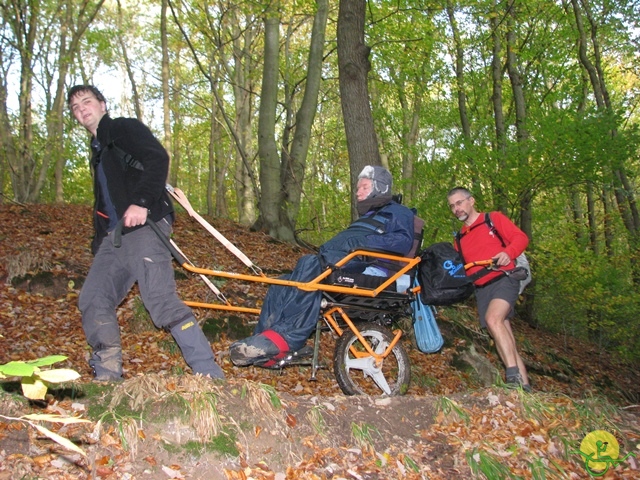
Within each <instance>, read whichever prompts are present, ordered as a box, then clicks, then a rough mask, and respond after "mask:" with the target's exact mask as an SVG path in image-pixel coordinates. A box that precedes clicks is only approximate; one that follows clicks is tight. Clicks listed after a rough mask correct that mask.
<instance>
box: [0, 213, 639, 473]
mask: <svg viewBox="0 0 640 480" xmlns="http://www.w3.org/2000/svg"><path fill="white" fill-rule="evenodd" d="M69 217H74V218H78V219H84V221H80V222H78V223H77V225H76V226H74V228H73V229H69V228H68V227H67V225H66V221H67V219H68V218H69ZM0 223H1V224H2V225H3V231H2V236H0V252H2V253H1V254H0V255H2V256H3V258H1V259H0V283H2V285H1V286H0V329H1V331H2V335H3V336H4V338H0V363H6V362H8V361H11V360H16V361H19V360H30V359H35V358H38V357H42V356H45V355H52V354H60V355H65V356H67V357H68V360H67V361H66V362H65V366H66V367H69V368H73V369H74V370H76V371H78V372H80V373H81V375H82V377H81V379H80V381H81V382H87V381H89V379H90V378H91V375H90V371H89V368H88V365H87V358H88V354H89V350H88V348H87V345H86V340H85V338H84V334H83V332H82V327H81V316H80V312H79V311H78V309H77V295H78V292H79V289H80V288H81V280H78V279H77V278H76V277H82V275H84V274H86V272H87V271H88V268H89V265H90V264H91V260H92V258H91V254H90V252H89V250H88V246H89V240H90V237H91V226H90V208H89V207H78V206H40V205H38V206H35V205H34V206H28V207H27V208H23V207H15V206H0ZM211 223H212V224H213V225H214V226H215V227H216V228H217V229H218V230H219V231H221V233H223V235H225V236H226V237H227V238H229V239H230V240H231V241H232V242H234V243H235V244H236V245H238V246H239V247H240V248H241V249H242V250H243V251H246V252H247V253H251V257H252V260H254V261H255V263H256V264H258V265H260V266H261V267H262V268H263V269H264V270H265V271H268V272H269V274H270V275H272V274H273V275H277V274H280V273H283V272H284V271H286V270H288V269H291V268H292V267H293V265H294V264H295V261H296V259H297V258H298V257H299V256H300V255H301V254H302V253H303V252H302V251H301V250H300V249H296V248H293V247H290V246H286V245H281V244H278V245H277V246H275V245H274V243H273V242H269V241H268V238H267V237H265V236H264V235H263V234H260V233H256V232H249V231H248V230H247V229H242V228H240V227H238V226H237V225H235V224H233V223H232V222H229V221H224V220H219V219H215V220H212V221H211ZM175 230H176V234H175V237H176V241H177V243H178V245H179V246H180V247H181V248H182V249H183V250H184V251H185V253H186V254H187V255H188V256H189V258H190V259H191V260H192V261H193V262H194V263H195V264H196V265H198V266H202V267H205V268H216V269H222V270H226V271H233V272H235V271H242V270H241V269H242V268H243V265H241V264H239V262H238V261H237V260H236V259H234V257H233V256H232V255H230V254H228V253H227V252H226V250H224V248H223V247H221V246H219V245H216V243H215V242H214V241H212V239H211V237H210V236H209V235H208V234H207V233H206V232H203V231H201V229H200V228H199V227H198V226H197V225H191V223H190V220H189V219H188V218H186V216H183V215H179V220H178V223H177V224H176V229H175ZM24 252H30V253H29V255H25V254H24ZM45 267H46V268H48V269H50V270H51V271H52V272H53V273H54V274H55V275H60V276H63V277H65V278H69V280H67V281H65V282H64V285H63V287H64V289H63V290H62V292H63V293H62V294H61V295H60V296H58V297H50V296H46V295H42V294H38V293H36V292H34V291H32V290H29V289H30V288H31V287H30V285H29V284H24V286H23V287H20V288H16V287H14V286H10V285H5V284H4V281H6V279H8V278H9V277H10V276H12V275H14V274H15V273H16V272H18V271H20V269H21V268H22V271H24V272H25V273H36V272H37V271H38V270H39V269H40V270H41V269H42V268H45ZM10 269H11V272H10V271H9V270H10ZM71 278H73V280H71ZM222 283H223V285H222V286H221V287H220V288H221V290H222V291H223V293H225V295H227V298H229V299H232V300H233V301H234V302H240V303H241V302H244V301H246V302H248V303H249V304H251V305H254V306H255V305H260V304H261V302H262V299H263V298H264V294H265V293H266V286H264V285H261V284H255V285H250V286H248V285H244V284H240V283H239V282H236V281H225V282H222ZM178 290H179V294H180V295H181V296H182V298H185V299H189V300H195V301H210V300H211V299H210V298H209V297H210V296H211V294H210V293H209V292H208V291H207V289H206V287H204V286H203V285H202V282H201V281H200V280H199V279H198V278H197V277H195V276H192V275H190V274H188V275H186V278H181V279H179V280H178ZM137 295H138V292H137V290H136V289H134V290H133V291H132V292H131V294H130V295H129V296H128V297H127V298H126V299H125V301H124V302H123V304H122V305H121V307H120V308H119V309H118V318H119V324H120V329H121V332H122V334H123V335H122V340H123V360H124V364H125V377H126V378H127V379H128V382H129V383H127V386H123V387H122V388H121V390H119V391H121V392H122V398H123V399H127V400H129V401H131V402H134V403H135V402H138V403H136V405H137V407H140V405H142V403H143V402H144V401H145V399H148V398H150V397H153V396H154V395H160V392H164V393H170V394H183V393H184V392H195V391H198V390H200V389H202V388H203V387H202V385H197V384H196V383H197V382H196V380H195V377H192V376H188V375H186V376H179V377H169V378H172V379H171V380H170V381H168V382H165V383H164V384H163V385H162V388H163V390H162V389H160V387H159V386H157V385H156V384H152V383H151V382H152V381H153V380H154V378H155V377H154V375H152V374H160V375H162V374H165V373H171V372H174V373H176V372H180V371H185V370H187V367H186V365H185V364H184V361H183V360H182V357H181V355H180V352H179V350H178V349H177V348H175V346H173V347H172V345H173V343H172V342H173V341H172V339H171V337H170V336H169V335H168V334H166V333H165V332H162V331H159V330H156V329H155V328H153V327H152V326H151V327H150V328H147V329H146V330H140V331H138V330H135V331H134V328H133V327H132V322H133V320H134V317H135V306H136V296H137ZM195 313H196V316H197V317H198V318H199V319H200V320H203V319H205V318H209V317H218V318H220V317H223V316H224V315H223V314H219V313H212V312H211V311H205V310H195ZM225 320H226V321H227V322H249V321H255V317H253V316H238V317H234V318H233V319H231V318H225ZM440 321H441V324H442V325H443V326H446V325H447V320H446V319H443V318H441V319H440ZM526 328H527V327H526V326H524V325H518V332H520V333H521V332H524V333H523V335H524V336H525V337H526V338H527V339H528V341H529V343H530V345H531V347H530V348H531V351H532V352H534V353H532V354H531V356H532V357H533V356H534V355H535V358H536V359H538V358H544V357H541V356H540V352H542V351H545V350H547V349H550V348H553V349H556V348H559V347H558V345H557V339H556V338H554V337H552V336H549V335H548V334H545V333H544V332H541V331H539V330H536V331H528V330H526ZM232 340H233V339H232V338H228V337H227V336H226V334H225V333H222V334H221V335H220V336H219V338H217V339H216V341H215V342H214V343H213V347H214V349H215V350H216V352H218V353H220V352H226V351H227V350H228V347H229V344H230V343H231V341H232ZM466 342H467V341H466V340H464V339H463V338H455V339H452V342H451V345H447V348H445V349H443V350H442V351H441V352H440V353H438V354H434V355H425V354H422V353H420V352H419V351H417V350H416V349H412V348H410V346H409V345H408V344H407V346H408V347H409V356H410V359H411V365H412V384H411V387H410V389H409V392H408V395H407V396H406V397H405V398H401V399H398V398H383V397H378V398H373V399H367V398H346V397H344V396H343V395H342V392H341V391H340V389H339V387H338V386H337V384H336V382H335V378H334V377H333V374H332V371H331V370H332V358H333V345H334V339H333V338H332V337H331V336H330V335H328V334H323V339H322V345H321V352H320V358H321V360H322V361H323V362H324V368H323V369H321V370H320V371H319V372H318V376H317V380H316V381H314V382H311V381H309V373H310V372H309V369H307V368H298V367H295V368H288V369H285V370H284V371H282V372H279V371H270V370H264V369H260V368H253V367H249V368H237V367H234V366H233V365H232V364H231V362H230V361H229V359H228V356H226V355H224V354H223V355H221V357H220V363H221V365H222V367H223V369H224V370H225V372H226V374H227V376H228V377H229V378H230V381H229V382H228V389H229V390H228V392H227V396H226V397H225V402H228V405H227V404H224V405H223V404H221V405H220V408H221V410H224V407H227V406H229V405H230V404H231V403H234V402H235V403H236V404H237V406H236V410H234V411H233V412H231V413H228V412H225V413H224V415H227V416H228V417H232V419H233V420H234V421H238V422H240V421H244V422H246V425H249V426H248V427H246V430H244V432H245V434H246V437H247V438H238V439H237V440H236V447H237V450H238V452H240V454H239V457H238V458H235V459H233V461H232V462H231V461H230V462H226V463H225V464H224V465H223V466H219V470H218V471H219V472H222V473H221V474H220V475H221V476H222V475H224V476H225V477H226V478H227V479H233V480H236V479H244V480H249V479H269V480H292V479H301V480H304V479H312V480H315V479H320V478H322V479H330V478H335V479H338V478H350V479H358V478H363V479H365V478H402V479H407V480H413V479H414V478H415V479H417V478H433V479H450V478H462V477H469V476H471V472H470V470H469V467H468V464H467V459H466V456H465V453H466V452H467V451H471V450H473V449H476V451H477V452H482V454H485V453H486V454H490V455H494V456H495V457H496V458H498V459H500V461H501V462H502V463H503V464H504V465H507V466H508V467H509V468H510V469H511V471H512V472H513V473H514V475H521V476H524V477H526V476H529V475H531V470H530V468H529V467H528V464H529V463H531V462H532V459H533V458H536V459H542V460H543V461H544V462H546V463H545V464H549V465H551V464H557V465H559V466H560V467H561V468H562V469H563V470H564V472H566V474H567V475H568V476H575V477H584V476H585V471H584V468H583V466H582V465H581V464H580V463H579V462H578V461H576V459H574V458H572V457H571V456H570V455H568V454H567V451H566V446H565V445H563V444H562V443H561V438H560V439H559V437H558V436H557V432H558V431H561V430H562V429H565V430H564V431H567V432H577V431H580V430H581V429H582V428H583V427H584V426H583V425H581V423H580V420H579V419H580V416H579V415H576V414H574V413H575V407H574V406H573V402H574V401H575V400H576V399H581V398H584V397H586V396H588V395H590V394H591V393H593V392H597V391H598V390H597V389H596V387H595V386H594V384H593V382H599V383H601V384H602V385H607V384H616V383H619V384H620V385H630V387H628V388H632V387H633V385H634V384H635V383H638V382H637V372H635V371H634V370H629V369H625V368H623V367H622V366H618V365H616V364H613V363H611V360H609V359H608V357H605V356H604V355H595V354H594V352H593V350H590V348H588V347H585V346H584V345H583V344H580V343H576V344H575V346H574V347H572V348H573V349H574V351H573V352H571V351H570V350H569V349H567V350H565V351H563V352H562V354H563V355H564V356H566V357H568V358H572V359H573V362H572V363H573V366H574V368H575V369H576V371H578V372H588V374H589V375H591V376H592V377H593V378H588V377H586V376H584V377H583V376H582V375H580V376H579V377H578V378H576V379H575V381H573V382H561V381H557V380H554V379H552V378H551V377H547V376H543V375H541V374H535V373H534V374H533V375H532V377H533V384H534V388H536V390H537V391H538V392H540V391H549V392H554V394H558V393H560V394H565V395H567V396H563V395H556V396H555V397H550V398H552V399H553V400H550V399H549V398H546V397H544V401H545V402H546V403H545V405H546V406H547V407H548V409H549V413H548V414H545V415H541V416H540V417H539V418H538V417H537V416H532V415H531V412H528V411H527V410H526V409H525V408H524V407H523V401H522V399H521V397H520V396H519V394H518V393H517V392H506V393H505V392H504V391H502V390H500V389H495V388H494V389H478V390H473V389H470V388H469V385H470V381H469V379H468V376H467V375H466V374H464V373H462V372H460V371H457V370H455V369H453V368H452V366H451V365H452V363H453V359H454V357H455V355H456V351H457V349H459V348H464V347H465V346H466ZM493 355H494V354H493V353H491V352H490V353H488V354H487V356H488V357H490V358H491V359H492V361H493V362H494V364H497V360H496V358H495V356H493ZM599 364H605V365H606V368H603V367H602V365H599ZM603 375H605V376H606V380H607V382H608V383H607V382H604V381H602V379H603ZM618 377H620V378H618ZM191 381H193V385H192V384H191V383H187V382H191ZM244 381H247V382H249V383H248V384H249V385H251V387H248V388H251V389H254V390H252V391H251V393H252V396H251V404H250V402H249V401H248V400H246V399H243V398H242V395H241V393H240V392H243V391H244V390H243V388H242V387H241V386H240V385H243V383H242V382H244ZM259 384H261V386H260V385H259ZM134 385H138V387H139V388H138V390H132V389H131V388H130V387H133V386H134ZM264 385H268V386H270V387H271V390H269V389H264ZM142 387H144V388H145V389H144V390H141V389H142ZM127 388H129V389H127ZM234 392H235V393H234ZM285 393H286V394H287V397H286V399H285V401H284V405H283V406H281V407H278V408H276V407H275V406H274V401H275V398H274V397H284V394H285ZM442 395H446V396H448V397H450V398H451V399H452V401H454V402H456V405H458V406H459V407H460V412H459V413H458V414H452V413H446V412H444V411H440V412H439V413H438V414H437V415H434V413H433V411H432V410H430V408H431V406H432V405H433V403H434V402H435V400H434V399H435V398H437V397H436V396H442ZM540 395H542V394H540ZM541 398H542V397H541ZM81 401H82V400H78V399H74V400H73V401H62V402H54V403H52V404H50V405H49V406H48V407H47V411H48V412H50V413H48V414H60V415H65V414H67V415H72V416H79V415H86V409H85V406H84V405H83V404H82V403H81ZM0 407H2V406H1V405H0ZM572 409H573V410H572ZM249 410H253V411H255V412H257V414H255V415H253V414H252V416H249V417H248V419H245V420H238V419H241V418H244V417H242V415H243V414H249ZM274 412H277V413H275V414H274ZM572 412H574V413H572ZM636 412H637V410H634V411H630V412H629V413H636ZM434 417H435V422H434ZM636 417H637V415H636ZM353 422H359V423H360V424H363V423H367V424H370V425H372V426H373V425H375V426H376V427H377V428H379V429H380V431H381V432H383V433H381V434H380V435H375V434H374V435H373V443H372V444H371V445H369V446H367V445H363V446H360V447H358V446H357V442H356V441H355V439H354V438H352V437H351V431H350V429H351V425H352V423H353ZM636 422H637V420H636ZM56 428H57V427H56ZM61 428H68V429H70V430H66V431H62V432H61V431H60V430H56V429H55V428H52V431H53V432H54V433H56V434H61V433H65V436H66V437H67V438H73V439H74V441H76V442H78V443H82V444H83V446H84V447H85V448H90V449H92V451H94V452H99V456H98V457H97V458H96V459H95V462H94V463H95V475H96V476H97V477H99V478H101V479H106V480H111V479H116V478H117V479H118V480H121V479H127V478H145V476H146V475H148V476H149V478H197V477H195V475H194V472H196V471H198V468H200V469H201V470H199V471H200V472H203V471H204V472H210V471H211V469H212V467H211V465H209V466H207V465H199V464H198V460H197V459H195V460H194V459H190V460H188V461H187V460H184V461H183V460H182V459H180V458H178V456H177V455H176V456H175V457H174V458H172V456H171V455H169V454H168V453H167V452H166V451H165V449H164V447H165V446H166V445H169V440H168V435H165V434H163V433H160V432H155V431H152V430H151V427H147V424H144V425H142V423H140V424H138V423H136V424H135V425H133V426H132V428H134V429H133V430H132V435H133V437H134V438H135V439H137V440H139V442H138V443H139V444H140V445H139V447H138V448H139V454H138V455H137V457H136V458H135V459H132V458H131V456H130V454H129V452H127V451H125V449H124V448H123V444H122V438H121V436H120V433H119V432H118V431H116V430H115V429H114V428H113V427H103V426H102V425H100V424H96V425H95V426H93V427H92V428H89V429H88V430H86V429H85V430H80V426H74V425H65V426H63V427H61ZM73 428H78V430H71V429H73ZM636 428H637V424H636ZM631 430H632V429H631V427H630V428H629V431H625V434H627V435H628V438H631V439H633V438H635V444H637V443H639V442H640V437H639V436H638V435H637V434H636V436H635V437H634V436H633V432H632V431H631ZM12 432H13V433H15V432H19V433H21V434H22V435H25V431H24V427H22V426H20V425H16V424H15V423H6V422H0V443H2V445H3V446H4V445H6V442H7V439H8V438H9V437H10V436H11V434H12ZM25 436H26V435H25ZM29 437H30V443H29V445H30V447H29V448H30V449H33V450H29V452H30V453H31V452H32V451H33V452H35V453H34V454H32V455H31V456H29V455H25V454H23V453H11V454H5V453H0V465H2V466H0V480H3V474H4V473H6V470H3V468H7V467H5V465H10V466H11V469H12V472H11V473H12V474H14V475H16V476H15V478H21V477H25V478H30V477H33V478H36V477H41V478H59V479H66V478H74V479H75V478H88V474H87V472H91V468H90V467H88V466H87V464H86V463H84V464H83V463H82V461H80V460H78V461H77V463H76V464H72V465H69V464H68V463H65V462H62V461H61V460H60V458H61V456H60V455H59V454H58V452H57V451H55V447H53V448H52V443H53V442H50V441H48V440H47V439H46V438H45V436H44V435H42V434H38V435H35V434H34V433H32V432H29ZM171 440H173V438H172V439H171ZM632 448H633V447H632ZM637 449H638V451H639V452H640V447H637ZM1 451H2V448H0V452H1ZM287 454H291V456H290V457H289V456H287ZM478 455H481V454H480V453H478ZM76 456H77V457H78V458H79V457H80V456H79V455H76ZM210 458H211V457H207V456H204V457H203V463H205V464H206V461H208V460H209V459H210ZM174 462H175V463H174ZM218 463H220V462H218ZM218 463H216V465H218ZM628 465H631V467H629V466H628ZM633 465H636V463H633V464H631V463H629V464H625V466H624V468H620V469H619V471H618V470H616V472H615V475H617V476H618V477H619V478H634V477H637V475H634V474H637V470H634V468H636V467H633ZM207 468H208V469H209V470H207ZM416 468H417V469H418V471H416ZM144 472H151V473H144ZM83 475H84V477H83ZM4 478H10V477H6V476H5V477H4ZM201 478H215V477H206V476H205V477H201Z"/></svg>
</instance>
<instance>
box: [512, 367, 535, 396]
mask: <svg viewBox="0 0 640 480" xmlns="http://www.w3.org/2000/svg"><path fill="white" fill-rule="evenodd" d="M506 387H507V388H518V387H522V390H524V391H525V392H527V393H531V385H529V384H528V383H524V380H523V378H522V375H521V374H520V372H519V371H518V373H511V372H510V373H509V374H508V375H507V381H506Z"/></svg>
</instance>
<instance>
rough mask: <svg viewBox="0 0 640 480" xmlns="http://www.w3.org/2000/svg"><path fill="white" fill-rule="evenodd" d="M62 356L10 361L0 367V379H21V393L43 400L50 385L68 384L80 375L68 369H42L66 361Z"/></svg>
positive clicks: (33, 398)
mask: <svg viewBox="0 0 640 480" xmlns="http://www.w3.org/2000/svg"><path fill="white" fill-rule="evenodd" d="M66 359H67V357H65V356H64V355H50V356H48V357H43V358H39V359H37V360H28V361H12V362H9V363H5V364H4V365H0V378H7V377H21V386H22V393H23V394H24V396H25V397H27V398H30V399H32V400H43V399H44V398H45V395H46V393H47V389H48V385H49V384H50V383H61V382H70V381H72V380H76V379H77V378H80V374H79V373H78V372H76V371H75V370H71V369H68V368H58V369H52V370H51V369H42V368H40V367H48V366H49V365H53V364H54V363H57V362H62V361H63V360H66Z"/></svg>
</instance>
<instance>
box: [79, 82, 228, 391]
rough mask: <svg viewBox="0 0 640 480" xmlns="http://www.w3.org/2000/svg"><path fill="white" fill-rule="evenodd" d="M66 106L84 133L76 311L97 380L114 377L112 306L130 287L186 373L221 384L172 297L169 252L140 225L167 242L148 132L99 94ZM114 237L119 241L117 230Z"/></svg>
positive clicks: (162, 171) (162, 168) (166, 203)
mask: <svg viewBox="0 0 640 480" xmlns="http://www.w3.org/2000/svg"><path fill="white" fill-rule="evenodd" d="M67 103H68V105H69V108H70V109H71V112H72V113H73V115H74V117H75V118H76V120H78V122H79V123H80V124H81V125H82V126H83V127H85V128H86V129H87V130H88V131H89V132H90V133H91V135H92V138H91V150H92V153H93V155H92V158H91V166H92V169H93V173H94V197H95V198H94V202H95V203H94V215H93V220H94V229H95V236H94V239H93V243H92V252H93V254H94V255H95V258H94V261H93V264H92V265H91V269H90V270H89V274H88V275H87V279H86V281H85V283H84V285H83V287H82V292H81V293H80V298H79V301H78V307H79V308H80V311H81V312H82V327H83V328H84V332H85V335H86V337H87V342H88V343H89V345H91V347H92V349H93V353H92V355H91V358H90V360H89V365H90V366H91V368H92V369H93V373H94V375H95V379H96V380H98V381H119V380H121V379H122V346H121V340H120V329H119V327H118V321H117V318H116V308H117V307H118V305H119V304H120V303H121V302H122V300H123V299H124V298H125V296H126V295H127V293H128V292H129V290H130V289H131V287H132V286H133V284H134V283H135V282H138V286H139V288H140V294H141V296H142V301H143V302H144V305H145V307H146V308H147V310H148V311H149V314H150V315H151V319H152V320H153V323H154V324H155V325H156V326H157V327H158V328H164V329H165V330H167V331H169V332H171V334H172V335H173V338H174V339H175V340H176V343H177V344H178V346H179V347H180V350H181V351H182V355H183V357H184V359H185V361H186V362H187V364H188V365H189V366H190V367H191V369H192V370H193V372H194V373H200V374H202V375H209V376H210V377H211V378H224V373H223V371H222V369H221V368H220V366H219V365H218V364H217V363H216V362H215V359H214V356H213V351H212V350H211V345H210V344H209V342H208V341H207V339H206V337H205V336H204V334H203V333H202V330H201V328H200V326H199V325H198V322H197V321H196V319H195V317H194V316H193V313H192V312H191V310H190V309H189V307H187V306H186V305H185V304H184V303H183V302H182V301H181V300H180V299H179V298H178V295H177V293H176V284H175V280H174V274H173V267H172V265H171V254H170V253H169V251H168V249H167V248H166V247H165V246H164V244H163V243H162V241H161V240H160V238H159V237H158V235H157V234H156V233H155V232H154V231H153V230H152V229H151V227H149V225H147V221H148V220H149V221H153V222H155V223H156V224H157V226H158V227H159V229H160V230H161V231H162V232H163V234H165V235H166V236H167V237H168V236H169V235H170V233H171V225H172V223H173V219H174V212H173V206H172V204H171V200H170V198H169V196H168V194H167V192H166V190H165V182H166V179H167V173H168V169H169V156H168V154H167V152H166V150H165V149H164V148H163V147H162V145H161V144H160V142H159V141H158V140H157V139H156V138H155V137H154V135H153V134H152V133H151V131H150V130H149V129H148V128H147V127H146V126H145V125H144V124H142V123H141V122H139V121H138V120H136V119H133V118H115V119H112V118H111V117H110V116H109V114H108V113H107V104H106V100H105V98H104V96H103V95H102V94H101V93H100V91H99V90H98V89H97V88H95V87H94V86H91V85H77V86H75V87H72V88H71V89H70V90H69V93H68V95H67ZM120 229H121V230H122V237H121V238H119V234H118V232H119V230H120Z"/></svg>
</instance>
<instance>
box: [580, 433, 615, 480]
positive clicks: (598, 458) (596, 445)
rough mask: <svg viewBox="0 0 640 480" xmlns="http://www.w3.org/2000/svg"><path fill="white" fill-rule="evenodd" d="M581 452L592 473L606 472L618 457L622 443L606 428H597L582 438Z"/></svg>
mask: <svg viewBox="0 0 640 480" xmlns="http://www.w3.org/2000/svg"><path fill="white" fill-rule="evenodd" d="M580 452H581V453H582V454H583V456H584V458H585V462H584V463H585V467H586V469H587V470H588V471H589V472H590V473H592V474H595V473H599V472H602V473H604V472H606V471H607V470H608V468H609V466H610V465H611V464H612V463H615V461H616V460H617V459H618V456H619V455H620V445H619V444H618V441H617V440H616V437H614V436H613V435H611V434H610V433H609V432H605V431H604V430H595V431H593V432H591V433H589V434H587V436H586V437H584V439H583V440H582V443H581V444H580Z"/></svg>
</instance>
